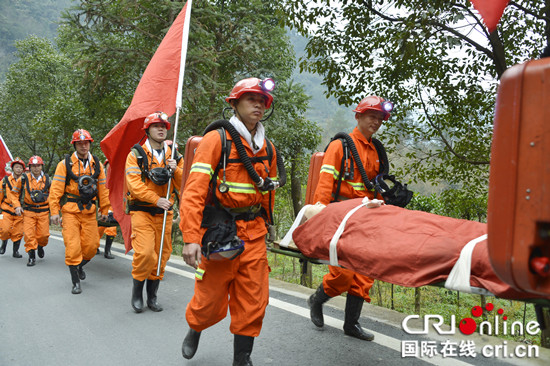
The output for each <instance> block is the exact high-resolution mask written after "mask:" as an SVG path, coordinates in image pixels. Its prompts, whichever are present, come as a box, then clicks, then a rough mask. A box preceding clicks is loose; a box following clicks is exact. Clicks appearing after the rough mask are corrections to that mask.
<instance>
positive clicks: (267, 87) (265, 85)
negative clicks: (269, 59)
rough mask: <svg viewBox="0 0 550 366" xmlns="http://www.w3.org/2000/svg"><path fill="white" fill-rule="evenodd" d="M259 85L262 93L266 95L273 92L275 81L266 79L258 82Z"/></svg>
mask: <svg viewBox="0 0 550 366" xmlns="http://www.w3.org/2000/svg"><path fill="white" fill-rule="evenodd" d="M259 84H260V88H262V90H263V91H265V92H268V93H269V92H271V91H273V89H275V80H273V79H272V78H266V79H263V80H260V82H259Z"/></svg>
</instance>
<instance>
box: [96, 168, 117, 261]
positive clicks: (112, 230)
mask: <svg viewBox="0 0 550 366" xmlns="http://www.w3.org/2000/svg"><path fill="white" fill-rule="evenodd" d="M103 168H104V170H105V176H108V175H109V160H107V159H105V162H104V163H103ZM111 211H112V210H111V209H109V215H111ZM97 232H98V235H99V239H100V240H101V237H102V236H103V234H105V252H104V253H103V256H104V257H105V258H107V259H115V257H114V256H113V255H112V254H111V246H112V245H113V240H115V237H116V226H100V225H98V227H97ZM99 253H100V252H99V247H98V248H97V254H99Z"/></svg>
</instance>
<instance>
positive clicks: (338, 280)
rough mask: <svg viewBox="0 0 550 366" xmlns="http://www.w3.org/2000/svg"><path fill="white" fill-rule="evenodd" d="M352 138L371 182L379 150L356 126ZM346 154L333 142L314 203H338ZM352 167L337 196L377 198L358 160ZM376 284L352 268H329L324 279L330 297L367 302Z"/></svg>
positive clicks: (377, 165)
mask: <svg viewBox="0 0 550 366" xmlns="http://www.w3.org/2000/svg"><path fill="white" fill-rule="evenodd" d="M350 136H351V138H352V139H353V142H354V143H355V147H356V148H357V152H358V154H359V157H360V158H361V162H362V163H363V165H364V167H365V171H366V173H367V176H368V178H369V179H370V180H372V179H373V178H375V177H376V175H377V174H378V172H379V170H380V161H379V159H378V153H377V152H376V148H375V147H374V145H373V144H372V142H371V141H368V140H367V139H366V138H365V136H363V134H362V133H361V132H360V131H359V129H357V127H356V128H355V129H354V130H353V132H352V133H351V134H350ZM343 154H344V153H343V149H342V142H341V141H340V140H335V141H333V142H332V143H330V145H329V147H328V149H327V151H326V153H325V156H324V158H323V165H322V166H321V172H320V174H319V183H318V185H317V188H316V189H315V195H314V196H313V202H321V203H322V204H324V205H328V204H329V203H330V202H331V201H333V200H335V197H334V192H335V191H336V187H337V183H338V175H339V173H340V169H341V165H342V157H343ZM353 165H354V167H353V171H354V176H353V179H352V180H345V179H342V183H341V185H340V192H339V194H338V196H339V197H340V198H342V197H343V198H345V199H350V198H361V197H365V196H367V197H369V198H374V193H373V192H371V191H368V190H366V189H365V186H364V185H363V181H362V179H361V174H360V173H359V169H358V168H357V164H356V163H355V161H353ZM338 200H340V199H338ZM373 282H374V280H373V279H372V278H370V277H367V276H364V275H361V274H358V273H355V272H353V271H351V270H349V269H345V268H341V267H335V266H329V273H327V274H326V275H325V276H324V277H323V289H324V290H325V293H326V294H327V295H328V296H330V297H334V296H338V295H340V294H342V293H344V292H346V291H347V292H348V293H349V294H350V295H353V296H357V297H362V298H363V299H365V301H367V302H370V301H371V299H370V297H369V291H370V288H371V287H372V284H373Z"/></svg>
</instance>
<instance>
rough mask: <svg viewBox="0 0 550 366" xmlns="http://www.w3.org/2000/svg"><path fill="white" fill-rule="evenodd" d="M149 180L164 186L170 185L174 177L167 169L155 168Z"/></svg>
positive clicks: (150, 173) (149, 174) (150, 172)
mask: <svg viewBox="0 0 550 366" xmlns="http://www.w3.org/2000/svg"><path fill="white" fill-rule="evenodd" d="M147 175H148V176H149V179H151V181H153V183H155V184H156V185H158V186H163V185H165V184H167V183H168V181H169V180H170V178H171V177H172V175H171V174H170V171H168V169H167V168H154V169H151V170H150V171H149V172H148V174H147Z"/></svg>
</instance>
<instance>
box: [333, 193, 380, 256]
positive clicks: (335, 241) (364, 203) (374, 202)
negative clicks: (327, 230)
mask: <svg viewBox="0 0 550 366" xmlns="http://www.w3.org/2000/svg"><path fill="white" fill-rule="evenodd" d="M383 203H384V201H382V200H378V199H373V200H371V199H369V198H368V197H365V198H363V200H362V201H361V204H360V205H359V206H357V207H355V208H354V209H352V210H351V211H349V212H348V213H347V214H346V216H344V219H343V220H342V222H341V223H340V226H338V229H337V230H336V232H335V233H334V235H333V236H332V239H331V240H330V246H329V260H330V261H329V262H330V265H331V266H338V253H337V250H336V245H337V244H338V240H340V236H342V233H343V232H344V229H345V228H346V223H347V222H348V219H349V218H350V217H351V215H353V214H354V213H355V212H357V210H359V209H360V208H361V207H363V206H367V208H376V207H380V206H381V205H382V204H383Z"/></svg>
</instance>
